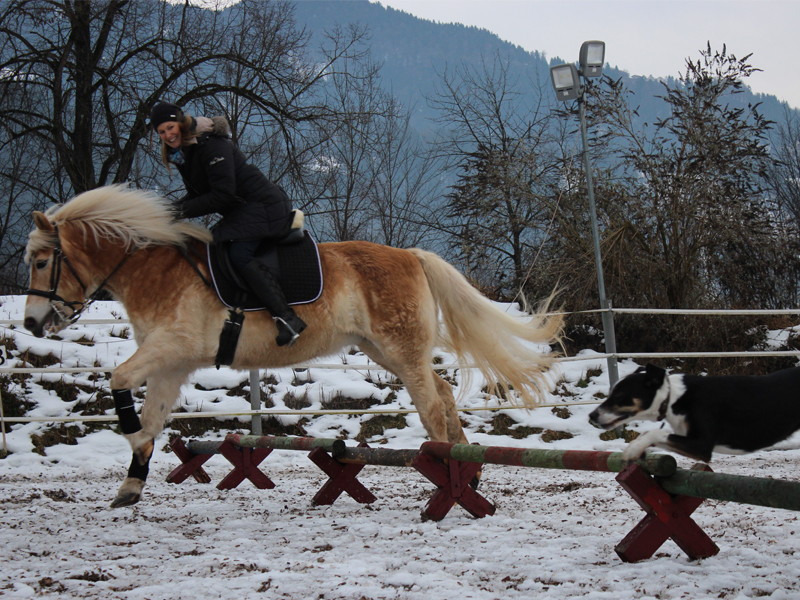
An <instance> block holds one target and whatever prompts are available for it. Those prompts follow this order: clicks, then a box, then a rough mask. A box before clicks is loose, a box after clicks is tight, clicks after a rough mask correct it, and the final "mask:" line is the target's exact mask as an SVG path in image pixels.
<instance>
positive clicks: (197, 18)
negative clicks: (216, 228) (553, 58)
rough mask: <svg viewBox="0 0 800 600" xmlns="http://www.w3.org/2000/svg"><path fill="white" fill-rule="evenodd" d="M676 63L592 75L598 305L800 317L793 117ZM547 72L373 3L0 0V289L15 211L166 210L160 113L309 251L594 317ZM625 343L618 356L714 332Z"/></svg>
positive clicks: (487, 43)
mask: <svg viewBox="0 0 800 600" xmlns="http://www.w3.org/2000/svg"><path fill="white" fill-rule="evenodd" d="M348 11H349V12H348ZM359 11H360V12H359ZM409 48H416V49H417V51H416V52H412V51H410V50H409ZM422 49H425V52H424V53H423V52H421V50H422ZM437 49H438V50H437ZM681 67H682V69H683V71H682V75H681V76H680V77H679V78H676V79H670V80H667V81H655V80H652V79H648V78H637V77H631V76H629V75H627V74H625V73H623V72H621V71H619V70H618V69H616V68H613V69H612V68H607V69H606V72H605V75H604V77H603V78H602V79H600V80H595V81H594V82H593V83H592V84H591V85H590V87H589V89H588V90H587V94H586V98H587V103H586V105H587V113H588V118H589V132H590V136H591V140H590V142H591V148H592V150H591V155H592V161H593V164H594V169H595V171H594V184H595V195H596V198H597V210H598V218H599V222H600V229H601V238H602V243H601V247H602V253H603V261H604V262H603V266H604V270H605V278H606V288H607V294H608V297H609V298H610V299H611V300H612V301H613V303H614V305H615V306H629V307H650V308H783V307H796V306H797V305H798V275H800V247H799V245H800V238H799V236H798V226H799V225H800V190H798V185H797V182H798V181H799V180H800V153H799V151H798V148H800V120H799V119H800V117H798V114H797V111H793V110H790V109H789V108H788V107H787V106H786V105H782V104H781V103H780V102H779V101H778V100H777V99H775V98H773V97H756V96H754V95H753V94H752V93H751V92H750V91H749V89H748V88H747V78H748V77H749V76H750V75H751V74H752V73H753V72H754V70H755V69H757V68H758V65H752V64H750V62H749V57H747V56H745V57H741V56H733V55H731V54H729V53H728V52H727V50H726V48H725V47H724V46H723V47H720V48H712V47H710V46H709V47H707V48H700V49H698V51H697V53H696V54H694V55H693V56H689V57H687V60H686V64H685V65H676V70H677V69H679V68H681ZM548 69H549V62H548V61H547V59H546V58H545V56H544V55H542V54H538V53H528V52H525V51H524V50H522V49H521V48H518V47H514V46H511V45H509V44H505V43H503V42H501V41H500V40H499V39H498V38H497V37H496V36H493V35H492V34H490V33H489V32H486V31H484V30H478V29H475V28H466V27H461V26H454V25H440V24H435V23H431V22H425V21H420V20H419V19H415V18H413V17H411V16H410V15H407V14H405V13H401V12H398V11H394V10H392V9H386V8H384V7H381V6H380V5H377V4H370V3H368V2H366V1H364V2H348V3H340V2H305V3H299V4H297V5H294V4H292V3H290V2H283V1H269V2H265V1H256V0H242V1H241V2H239V3H237V4H236V5H234V6H233V7H230V8H228V9H226V10H224V11H220V12H215V11H211V10H205V9H200V8H194V7H190V6H188V5H176V4H170V3H166V2H162V1H160V0H140V1H137V2H127V1H125V0H92V1H87V2H79V3H74V2H68V1H67V0H55V1H47V2H46V1H44V0H14V1H11V0H3V1H2V2H0V117H2V118H0V123H2V125H0V152H2V157H3V160H2V161H1V162H0V165H1V166H0V196H1V197H2V198H3V205H2V210H1V211H0V293H5V294H18V293H21V292H22V290H24V289H25V287H26V283H27V272H26V267H25V265H24V264H23V261H22V258H23V254H24V246H25V243H26V239H27V234H28V232H29V231H30V228H31V222H30V214H31V211H32V210H42V209H44V208H46V207H47V206H50V205H52V204H57V203H62V202H65V201H67V200H68V199H69V198H71V197H72V196H74V195H76V194H79V193H81V192H83V191H86V190H89V189H92V188H95V187H98V186H103V185H109V184H112V183H122V182H125V183H128V184H130V185H132V186H134V187H138V188H145V189H155V190H157V191H158V192H159V193H162V194H163V195H165V196H167V197H174V196H175V195H176V194H177V193H178V192H179V183H180V182H179V180H178V179H179V178H177V177H174V176H173V177H170V176H169V174H168V173H167V172H166V171H165V170H164V169H163V167H162V166H161V165H160V163H159V161H160V158H159V154H158V144H157V143H156V142H157V139H156V138H154V136H153V135H152V133H151V132H150V131H149V130H148V127H147V117H148V114H149V110H150V108H151V107H152V106H153V105H154V104H155V103H156V102H157V101H158V100H169V101H172V102H175V103H177V104H179V105H181V106H183V107H184V108H185V109H186V111H187V112H188V113H190V114H194V115H207V116H214V115H224V116H225V117H226V118H227V119H228V121H229V123H230V125H231V131H232V136H233V138H234V139H235V141H236V142H237V143H238V144H239V146H240V147H241V148H242V149H243V150H244V151H245V153H246V154H247V155H248V156H249V158H250V160H251V162H253V163H254V164H256V165H258V166H259V167H260V168H261V169H262V170H263V171H264V172H265V173H266V174H267V176H268V177H270V178H271V179H272V180H274V181H276V182H278V183H279V184H280V185H282V186H283V187H284V188H285V189H286V190H287V191H288V192H289V193H290V195H291V196H292V198H293V201H294V204H295V206H297V207H298V208H301V209H302V210H303V211H304V212H305V213H306V215H307V217H308V227H309V228H310V229H311V230H312V231H313V233H314V234H315V236H316V237H317V239H319V240H321V241H338V240H351V239H359V240H369V241H374V242H378V243H382V244H388V245H392V246H399V247H411V246H419V247H424V248H427V249H430V250H434V251H436V252H438V253H440V254H441V255H443V256H444V257H445V258H447V259H448V260H450V261H451V262H452V263H453V264H455V265H456V266H457V267H458V268H459V269H460V270H461V271H462V272H463V273H464V274H465V275H466V276H467V277H469V278H470V280H471V281H472V282H473V284H474V285H475V286H476V287H478V288H479V289H480V290H482V291H483V292H484V293H485V294H486V295H487V296H489V297H490V298H493V299H502V300H512V299H517V298H519V297H520V294H522V295H524V297H525V298H527V299H528V300H530V301H531V302H536V301H538V300H540V299H542V298H545V297H547V296H548V295H549V294H550V292H551V291H552V290H553V289H555V288H558V290H559V296H558V301H559V304H561V305H562V306H564V308H566V309H568V310H571V311H578V310H584V309H593V308H598V306H599V304H598V300H597V298H598V292H597V278H596V274H595V265H594V256H593V252H592V239H591V234H590V228H589V213H588V210H589V209H588V205H587V201H586V198H587V190H586V178H585V173H584V170H583V164H582V151H581V144H580V138H579V135H578V120H577V106H576V105H575V104H574V103H557V102H556V100H555V98H554V95H553V92H552V89H551V86H550V81H549V71H548ZM643 90H645V91H643ZM591 319H592V318H591V317H586V318H585V319H583V320H581V321H580V322H577V321H576V322H575V323H572V324H571V327H572V329H571V334H572V337H573V339H575V340H580V341H581V342H585V341H586V339H581V337H580V334H581V332H584V333H586V335H589V336H590V337H591V335H592V331H593V329H592V327H591V326H592V324H593V321H592V320H591ZM622 325H623V326H621V327H618V334H620V335H621V336H623V338H624V339H626V341H625V343H626V347H627V348H631V349H636V348H652V347H656V346H658V345H659V344H661V343H662V342H663V339H674V338H676V337H680V338H681V339H687V340H691V339H692V338H693V337H697V336H707V334H708V332H709V331H711V330H713V331H715V332H716V331H717V330H718V326H717V323H716V322H715V321H712V320H708V321H707V322H705V323H704V324H701V325H700V326H698V325H697V324H693V325H692V326H691V327H689V326H687V325H686V324H685V323H683V322H682V321H678V320H671V321H664V320H662V321H659V322H658V323H654V322H652V321H650V320H648V319H646V318H644V317H637V318H635V319H634V318H632V317H631V318H630V319H629V320H628V321H624V322H623V323H622ZM741 329H742V328H741V327H739V328H737V327H736V326H735V325H734V326H733V327H732V328H731V330H737V331H739V330H741ZM726 331H727V328H726ZM753 335H754V334H753V330H752V329H748V333H747V334H742V333H736V334H733V333H731V334H730V335H728V334H725V333H724V332H723V333H717V334H715V335H714V336H712V337H713V338H714V340H715V341H716V342H717V343H718V344H719V345H720V346H722V347H727V348H732V347H735V346H741V345H744V346H747V345H748V344H750V345H751V346H752V343H753V339H752V336H753ZM748 336H750V337H748ZM594 337H595V338H596V337H598V336H596V335H595V336H594ZM598 341H599V340H596V339H595V340H594V343H597V342H598ZM576 343H578V342H576ZM708 349H712V348H708Z"/></svg>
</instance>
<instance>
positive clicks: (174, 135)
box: [156, 121, 183, 148]
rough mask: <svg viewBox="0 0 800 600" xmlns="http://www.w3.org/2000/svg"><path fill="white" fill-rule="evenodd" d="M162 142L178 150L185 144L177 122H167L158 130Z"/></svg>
mask: <svg viewBox="0 0 800 600" xmlns="http://www.w3.org/2000/svg"><path fill="white" fill-rule="evenodd" d="M156 133H158V137H160V138H161V141H162V142H164V143H165V144H166V145H167V146H169V147H170V148H178V147H179V146H180V145H181V143H182V142H183V137H182V136H181V128H180V126H179V125H178V122H177V121H165V122H163V123H162V124H161V125H159V126H158V127H157V128H156Z"/></svg>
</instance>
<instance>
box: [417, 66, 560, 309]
mask: <svg viewBox="0 0 800 600" xmlns="http://www.w3.org/2000/svg"><path fill="white" fill-rule="evenodd" d="M545 83H546V82H545ZM548 85H549V83H548ZM543 88H544V83H543V82H542V81H541V80H540V79H538V78H537V74H531V75H530V76H529V78H528V81H526V82H525V84H524V85H523V84H521V83H520V82H519V81H518V80H515V79H514V78H512V76H511V74H510V70H509V65H508V63H507V61H506V60H504V59H503V58H502V57H500V56H499V55H494V56H492V57H490V58H485V59H484V60H483V62H482V63H481V64H480V65H477V66H474V65H462V66H460V67H458V68H456V69H454V70H453V71H452V72H445V73H443V74H442V75H441V77H440V86H439V88H438V90H437V92H436V94H435V96H434V97H432V98H430V99H429V102H430V104H431V106H432V107H433V108H435V109H436V110H437V111H438V117H437V122H438V123H439V124H440V125H441V126H442V127H443V129H444V130H445V133H444V135H443V137H442V139H441V140H440V141H439V142H438V144H437V148H438V152H439V155H440V156H441V157H443V158H444V159H445V168H446V169H448V170H450V172H452V169H454V168H455V169H457V181H456V182H455V183H454V184H453V185H452V186H451V189H450V193H449V194H448V196H447V201H448V203H447V216H448V217H449V219H448V221H447V222H446V223H443V226H444V227H445V228H446V229H447V231H448V234H449V236H450V240H451V248H452V250H453V251H454V253H455V254H456V257H457V258H458V259H460V262H461V265H462V268H463V269H464V270H465V271H466V272H467V273H468V274H469V275H470V276H471V277H472V278H473V280H475V281H476V282H477V283H479V284H480V285H481V286H482V287H483V288H485V290H486V291H493V292H495V293H497V294H501V295H502V294H505V293H508V292H509V291H512V290H513V291H516V290H517V289H519V288H520V287H521V286H522V284H523V283H524V281H525V279H526V276H527V273H528V270H529V267H530V264H531V261H532V260H533V257H534V256H535V255H536V253H537V250H538V248H539V246H540V245H541V243H542V241H543V239H544V235H545V231H546V227H547V223H548V220H549V218H550V212H549V210H548V209H549V207H550V206H551V204H550V202H549V198H550V197H551V196H552V187H553V185H554V184H555V182H556V179H557V176H558V168H557V167H558V160H557V157H556V156H555V154H554V150H555V147H554V146H553V144H552V142H553V138H552V136H551V134H552V129H551V119H552V113H551V111H550V110H549V105H548V104H547V101H546V99H547V98H549V97H550V95H551V94H550V93H549V90H545V89H543Z"/></svg>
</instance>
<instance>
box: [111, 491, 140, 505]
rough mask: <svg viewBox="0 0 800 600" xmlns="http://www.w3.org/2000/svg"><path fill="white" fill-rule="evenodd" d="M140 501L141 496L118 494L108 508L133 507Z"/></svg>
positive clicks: (130, 493) (131, 493) (132, 493)
mask: <svg viewBox="0 0 800 600" xmlns="http://www.w3.org/2000/svg"><path fill="white" fill-rule="evenodd" d="M141 499H142V495H141V494H137V493H135V492H129V493H127V494H120V495H119V496H117V497H116V498H114V501H113V502H112V503H111V506H110V508H122V507H123V506H133V505H134V504H136V503H137V502H139V500H141Z"/></svg>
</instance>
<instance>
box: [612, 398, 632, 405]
mask: <svg viewBox="0 0 800 600" xmlns="http://www.w3.org/2000/svg"><path fill="white" fill-rule="evenodd" d="M614 404H616V405H617V406H633V398H632V397H631V396H627V395H625V396H619V397H618V398H614Z"/></svg>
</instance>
